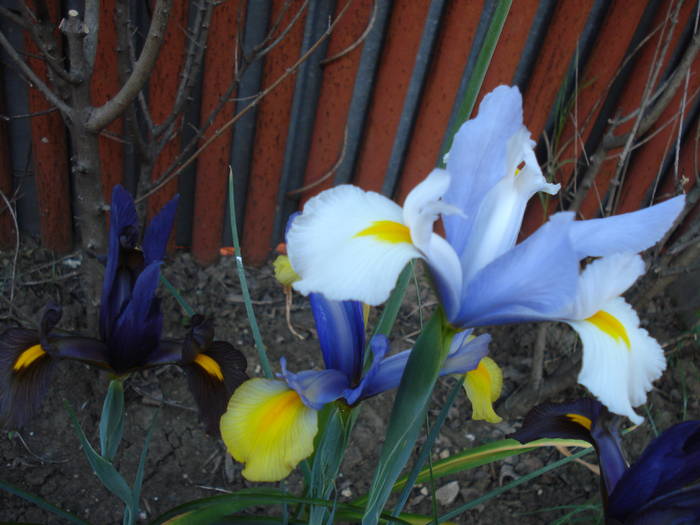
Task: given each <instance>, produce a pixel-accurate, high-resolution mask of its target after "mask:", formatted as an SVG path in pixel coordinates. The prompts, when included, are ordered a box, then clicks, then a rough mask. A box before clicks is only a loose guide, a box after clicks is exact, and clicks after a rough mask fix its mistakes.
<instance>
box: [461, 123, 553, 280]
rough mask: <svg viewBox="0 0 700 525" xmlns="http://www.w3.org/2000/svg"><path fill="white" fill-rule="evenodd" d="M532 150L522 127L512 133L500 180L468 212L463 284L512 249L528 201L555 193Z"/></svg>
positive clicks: (533, 143)
mask: <svg viewBox="0 0 700 525" xmlns="http://www.w3.org/2000/svg"><path fill="white" fill-rule="evenodd" d="M534 147H535V142H534V141H532V140H530V132H529V131H528V130H527V129H526V128H525V127H524V126H523V127H521V128H520V129H519V130H518V131H517V132H515V133H514V134H513V136H511V137H510V139H509V140H508V142H507V152H508V153H507V157H506V165H505V171H504V173H503V177H502V178H501V179H500V180H499V181H498V182H497V183H496V184H495V185H494V186H493V187H492V188H491V189H490V190H489V191H488V192H487V193H486V194H485V195H483V196H482V200H481V202H480V203H479V205H478V208H476V209H474V210H468V212H471V213H472V217H473V220H472V224H471V228H470V235H469V238H468V240H467V242H466V245H465V247H464V249H463V250H462V251H461V252H459V256H460V259H461V262H462V268H463V274H464V280H465V281H469V280H470V279H471V278H472V277H473V276H474V275H475V274H476V273H477V272H478V271H479V270H481V269H482V268H483V267H484V266H486V265H487V264H489V263H490V262H491V261H493V260H494V259H496V258H497V257H499V256H501V255H502V254H504V253H505V252H507V251H508V250H510V249H511V248H512V247H513V246H514V245H515V242H516V240H517V238H518V233H519V232H520V226H521V225H522V222H523V216H524V215H525V207H526V206H527V203H528V201H529V200H530V197H532V196H533V195H534V194H535V193H537V192H538V191H544V192H546V193H549V194H550V195H554V194H555V193H556V192H558V191H559V185H558V184H549V183H548V182H547V181H546V180H545V178H544V176H543V175H542V170H540V167H539V164H538V163H537V159H536V158H535V153H534V150H533V148H534ZM518 166H521V167H520V168H518ZM466 212H467V211H465V213H466ZM455 222H456V221H455Z"/></svg>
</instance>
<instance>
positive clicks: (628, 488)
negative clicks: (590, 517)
mask: <svg viewBox="0 0 700 525" xmlns="http://www.w3.org/2000/svg"><path fill="white" fill-rule="evenodd" d="M698 478H700V421H685V422H683V423H679V424H678V425H675V426H673V427H671V428H669V429H668V430H667V431H666V432H664V433H663V434H661V435H660V436H659V437H657V438H656V439H655V440H654V441H652V442H651V444H650V445H649V446H648V447H647V448H646V450H644V453H643V454H642V456H641V457H640V458H639V460H637V462H636V463H635V464H634V465H632V467H631V468H630V469H629V470H628V471H627V472H626V473H625V474H624V475H623V476H622V477H621V478H620V481H619V482H618V483H617V485H616V486H615V489H614V490H613V492H612V494H611V495H610V499H609V502H608V503H609V506H608V513H609V514H610V516H612V517H614V518H618V519H619V518H620V517H625V516H627V515H630V514H632V513H633V512H635V511H636V510H637V509H639V508H640V507H641V506H642V505H644V504H645V503H647V502H648V501H649V500H651V499H653V498H655V497H659V496H661V495H663V494H666V493H669V492H672V491H675V490H677V489H679V488H681V487H683V486H684V485H687V484H689V483H691V482H692V481H695V480H696V479H698Z"/></svg>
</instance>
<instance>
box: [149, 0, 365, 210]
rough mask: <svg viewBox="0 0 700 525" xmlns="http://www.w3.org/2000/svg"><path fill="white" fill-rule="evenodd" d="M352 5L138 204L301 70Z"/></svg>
mask: <svg viewBox="0 0 700 525" xmlns="http://www.w3.org/2000/svg"><path fill="white" fill-rule="evenodd" d="M351 3H352V0H348V1H347V3H346V4H345V6H344V7H343V9H342V10H341V11H340V13H339V14H338V17H337V18H336V19H335V20H334V21H333V22H332V23H331V24H330V25H329V26H328V29H326V31H325V32H324V33H323V35H321V37H320V38H319V39H318V40H317V41H316V42H315V43H314V44H313V45H312V46H311V47H310V48H309V49H308V50H307V51H306V53H304V54H303V55H302V56H301V57H300V58H299V59H298V60H297V61H296V62H295V63H294V64H293V65H292V66H291V67H289V68H287V70H286V71H285V72H284V73H283V74H282V75H280V76H279V77H278V78H277V79H276V80H275V81H274V82H272V84H270V85H269V86H268V87H266V88H265V89H264V90H263V91H261V92H260V93H259V94H258V96H257V97H255V99H254V100H253V101H252V102H251V103H250V104H248V105H247V106H246V107H245V108H243V109H242V110H241V111H239V112H238V113H237V114H236V115H235V116H234V117H233V118H231V119H230V120H229V121H228V122H226V123H225V124H223V125H222V126H221V127H219V128H218V129H217V130H216V131H215V132H214V133H213V134H212V135H211V136H210V137H209V138H208V139H207V140H205V141H204V143H203V144H202V145H201V146H200V147H199V148H197V149H196V150H195V152H194V153H192V155H190V157H189V158H188V159H187V160H185V161H184V162H183V163H182V164H181V165H180V166H179V167H178V168H177V169H175V170H174V171H172V172H170V173H166V174H164V175H163V176H162V177H160V178H159V179H158V180H157V181H156V183H155V184H154V185H153V186H152V187H151V188H150V189H149V190H148V191H146V192H144V193H143V194H142V195H141V196H140V197H139V198H138V199H136V202H137V203H138V202H141V201H143V200H144V199H146V198H147V197H149V196H150V195H153V194H154V193H156V192H157V191H158V190H160V189H161V188H162V187H163V186H165V185H166V184H167V183H168V182H169V181H170V180H172V179H173V178H174V177H176V176H177V175H179V174H180V173H182V172H183V171H184V170H185V169H186V168H187V167H188V166H189V165H190V164H192V163H193V162H194V160H195V159H196V158H197V157H198V156H199V154H200V153H202V151H204V150H205V149H206V148H208V147H209V146H210V145H211V143H212V142H214V141H215V140H216V139H218V138H219V137H220V136H221V135H223V134H224V132H225V131H226V130H227V129H229V128H230V127H231V126H233V125H234V124H235V123H236V122H238V121H239V120H240V119H241V118H243V116H244V115H246V114H247V113H248V112H249V111H250V110H252V109H253V108H254V107H256V106H257V105H258V104H259V103H260V101H261V100H262V99H263V98H265V97H266V96H267V95H268V94H270V93H271V92H272V91H274V90H275V89H276V88H277V87H278V86H279V85H280V84H281V83H282V82H283V81H284V80H285V79H287V77H289V76H290V75H292V74H293V73H295V72H296V70H297V69H298V68H299V66H300V65H301V64H303V63H304V62H306V60H308V59H309V57H310V56H311V55H312V54H313V53H314V52H315V51H316V49H318V47H319V46H320V45H321V44H322V43H323V42H324V41H325V40H326V39H327V38H328V37H329V36H330V35H331V33H332V32H333V29H334V28H335V27H336V25H337V24H338V22H339V21H340V20H341V19H342V17H343V15H344V14H345V12H346V11H347V9H348V7H349V6H350V4H351Z"/></svg>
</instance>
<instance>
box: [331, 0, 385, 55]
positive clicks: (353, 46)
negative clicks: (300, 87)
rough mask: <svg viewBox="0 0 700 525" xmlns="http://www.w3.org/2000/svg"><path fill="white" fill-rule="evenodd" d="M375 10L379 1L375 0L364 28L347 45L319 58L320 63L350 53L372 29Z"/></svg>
mask: <svg viewBox="0 0 700 525" xmlns="http://www.w3.org/2000/svg"><path fill="white" fill-rule="evenodd" d="M377 11H379V1H378V0H375V1H374V5H373V6H372V16H371V17H370V19H369V22H367V27H365V30H364V31H363V32H362V34H361V35H360V36H359V37H358V38H357V40H355V41H354V42H353V43H352V44H350V45H349V46H348V47H346V48H345V49H343V50H342V51H339V52H338V53H336V54H335V55H333V56H330V57H327V58H324V59H323V60H321V62H320V64H321V65H322V66H325V65H326V64H329V63H331V62H333V61H334V60H338V59H339V58H342V57H344V56H345V55H347V54H349V53H352V51H353V49H355V48H356V47H357V46H359V45H360V44H361V43H362V42H364V41H365V39H366V38H367V35H369V32H370V31H372V28H373V27H374V22H375V21H376V19H377Z"/></svg>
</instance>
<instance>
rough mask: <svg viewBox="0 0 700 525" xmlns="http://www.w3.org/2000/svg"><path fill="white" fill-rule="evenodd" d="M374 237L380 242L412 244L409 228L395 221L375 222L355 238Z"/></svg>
mask: <svg viewBox="0 0 700 525" xmlns="http://www.w3.org/2000/svg"><path fill="white" fill-rule="evenodd" d="M370 235H373V236H374V237H376V238H377V239H378V240H380V241H384V242H389V243H392V244H398V243H401V242H407V243H409V244H410V243H411V231H410V230H409V229H408V226H406V225H405V224H401V223H400V222H395V221H374V222H373V223H372V225H371V226H370V227H368V228H365V229H364V230H362V231H360V232H358V233H356V234H355V235H354V237H366V236H370Z"/></svg>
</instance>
